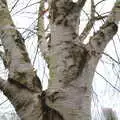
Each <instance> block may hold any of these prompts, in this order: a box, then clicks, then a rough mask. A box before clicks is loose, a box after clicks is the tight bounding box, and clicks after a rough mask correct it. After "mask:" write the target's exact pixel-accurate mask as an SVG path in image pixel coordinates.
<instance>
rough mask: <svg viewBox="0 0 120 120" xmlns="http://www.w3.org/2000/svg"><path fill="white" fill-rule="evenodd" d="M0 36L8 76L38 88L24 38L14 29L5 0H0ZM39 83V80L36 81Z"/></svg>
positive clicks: (30, 86)
mask: <svg viewBox="0 0 120 120" xmlns="http://www.w3.org/2000/svg"><path fill="white" fill-rule="evenodd" d="M0 3H1V4H0V38H1V41H2V44H3V46H4V49H5V57H4V59H3V60H4V63H5V67H7V68H8V70H9V78H11V79H12V80H15V81H17V82H19V83H20V84H23V85H26V86H27V87H28V88H31V89H34V88H35V89H38V90H40V86H39V87H38V86H37V85H36V73H35V72H34V71H33V67H32V65H31V63H30V60H29V57H28V54H27V52H26V48H25V45H24V39H23V38H22V36H21V34H20V33H19V32H18V31H17V30H16V28H15V26H14V24H13V21H12V19H11V16H10V13H9V11H8V7H7V4H6V1H5V0H4V1H3V0H1V1H0ZM37 82H38V83H39V85H40V81H37Z"/></svg>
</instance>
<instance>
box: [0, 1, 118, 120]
mask: <svg viewBox="0 0 120 120" xmlns="http://www.w3.org/2000/svg"><path fill="white" fill-rule="evenodd" d="M86 1H87V0H78V1H77V2H76V3H74V2H73V1H72V0H49V1H48V2H49V17H50V34H51V35H50V36H51V38H50V41H49V45H45V46H42V49H43V51H44V50H47V51H45V52H47V54H44V57H45V59H46V61H47V62H48V66H49V70H50V80H49V87H48V89H47V90H46V91H42V86H41V83H40V80H39V78H38V77H37V75H36V73H35V72H34V71H33V67H32V65H31V63H30V60H29V57H28V54H27V52H26V48H25V45H24V39H23V38H22V36H21V34H20V33H19V32H18V31H17V29H16V28H15V26H14V24H13V22H12V19H11V16H10V13H9V11H8V7H7V3H6V1H5V0H0V37H1V41H2V45H3V46H4V49H5V53H3V61H4V65H5V67H6V68H7V69H8V70H9V76H8V80H7V81H5V80H2V79H0V89H1V90H2V91H3V92H4V94H5V95H6V96H7V97H8V98H9V100H10V101H11V103H12V104H13V106H14V107H15V109H16V112H17V113H18V115H19V116H20V118H21V120H90V119H91V87H92V79H93V75H94V71H95V69H96V65H97V63H98V60H99V58H100V57H101V54H102V52H103V50H104V48H105V47H106V45H107V43H108V42H109V41H110V40H111V39H112V38H113V36H114V35H115V34H116V32H117V28H118V27H117V23H118V21H119V20H120V19H119V17H118V13H119V11H120V10H119V9H118V8H119V4H120V2H119V1H118V2H117V3H116V4H115V6H114V8H113V10H112V11H111V13H110V15H109V17H108V19H107V20H106V21H105V23H104V24H103V26H101V27H100V30H99V31H97V32H96V33H95V34H94V35H93V36H92V37H91V38H90V41H89V43H88V44H87V45H85V44H83V42H82V41H83V40H82V41H81V39H82V38H81V37H80V36H79V31H78V30H79V20H80V12H81V10H82V8H83V6H84V4H85V2H86ZM41 4H42V5H43V3H41ZM41 9H43V6H42V8H41ZM39 17H40V16H39ZM38 20H40V21H41V22H40V21H39V22H38V28H39V27H41V26H42V28H43V18H40V19H38ZM41 24H42V25H41ZM38 30H39V31H38V39H39V40H41V44H42V43H43V42H44V39H45V35H44V32H43V29H42V30H41V29H40V28H39V29H38ZM40 30H41V31H40ZM85 32H88V31H85ZM42 34H43V35H42ZM83 34H84V33H83ZM83 37H84V36H83ZM41 38H42V39H41Z"/></svg>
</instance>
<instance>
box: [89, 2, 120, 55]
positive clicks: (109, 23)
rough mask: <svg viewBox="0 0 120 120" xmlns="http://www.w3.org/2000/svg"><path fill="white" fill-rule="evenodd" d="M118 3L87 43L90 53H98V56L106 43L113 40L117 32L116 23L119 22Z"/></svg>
mask: <svg viewBox="0 0 120 120" xmlns="http://www.w3.org/2000/svg"><path fill="white" fill-rule="evenodd" d="M119 13H120V1H117V2H116V3H115V5H114V7H113V9H112V11H111V13H110V15H109V16H108V18H107V20H106V21H105V23H104V24H103V25H102V27H100V30H99V31H97V32H96V33H95V34H94V35H93V36H92V37H91V38H90V42H89V45H88V46H89V47H90V49H91V50H92V51H95V52H96V53H99V54H98V55H100V54H101V53H102V51H103V50H104V48H105V47H106V45H107V43H108V42H109V41H110V40H111V39H112V38H113V36H114V35H115V34H116V33H117V30H118V26H117V25H118V22H119V21H120V15H119Z"/></svg>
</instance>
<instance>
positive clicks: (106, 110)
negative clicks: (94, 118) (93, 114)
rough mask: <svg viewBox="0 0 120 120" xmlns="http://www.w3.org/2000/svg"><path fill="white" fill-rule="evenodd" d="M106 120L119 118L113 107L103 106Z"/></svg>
mask: <svg viewBox="0 0 120 120" xmlns="http://www.w3.org/2000/svg"><path fill="white" fill-rule="evenodd" d="M103 114H104V118H105V120H118V119H117V115H116V113H115V112H114V111H113V110H112V109H111V108H103Z"/></svg>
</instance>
